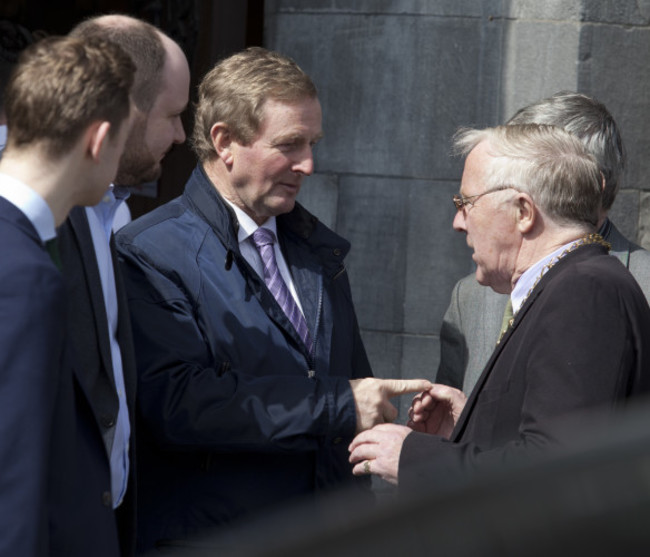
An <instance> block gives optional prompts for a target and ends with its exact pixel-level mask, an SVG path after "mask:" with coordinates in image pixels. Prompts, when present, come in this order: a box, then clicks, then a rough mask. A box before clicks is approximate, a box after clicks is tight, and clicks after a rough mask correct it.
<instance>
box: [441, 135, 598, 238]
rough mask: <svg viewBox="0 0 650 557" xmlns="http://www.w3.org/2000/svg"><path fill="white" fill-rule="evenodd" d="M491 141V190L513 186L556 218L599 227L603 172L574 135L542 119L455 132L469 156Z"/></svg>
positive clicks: (456, 144)
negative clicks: (545, 123)
mask: <svg viewBox="0 0 650 557" xmlns="http://www.w3.org/2000/svg"><path fill="white" fill-rule="evenodd" d="M484 141H485V142H487V143H488V146H489V154H490V155H491V157H493V158H492V160H491V162H490V165H489V167H488V168H486V169H485V177H486V184H485V187H486V189H492V188H495V187H499V186H506V185H507V186H512V187H513V188H514V189H516V190H518V191H522V192H525V193H527V194H529V195H530V196H531V197H532V199H533V201H534V202H535V204H536V205H537V206H538V207H539V208H540V209H541V210H542V211H543V212H544V213H545V214H546V215H547V216H548V217H549V218H551V219H553V220H554V221H555V222H557V223H571V224H585V223H588V224H590V225H593V226H595V225H596V223H597V222H598V216H599V212H600V207H601V176H600V171H599V169H598V164H597V162H596V159H595V158H594V157H593V156H592V155H590V154H589V153H587V151H586V150H585V147H584V145H583V144H582V143H581V142H580V140H578V139H577V138H576V137H575V136H574V135H572V134H570V133H569V132H567V131H564V130H563V129H562V128H558V127H555V126H544V125H537V124H528V125H508V126H498V127H495V128H486V129H482V130H478V129H462V130H459V132H457V133H456V135H455V137H454V147H455V150H456V152H457V153H459V154H461V155H468V154H469V152H470V151H471V150H472V149H474V147H476V146H477V145H478V144H479V143H483V142H484Z"/></svg>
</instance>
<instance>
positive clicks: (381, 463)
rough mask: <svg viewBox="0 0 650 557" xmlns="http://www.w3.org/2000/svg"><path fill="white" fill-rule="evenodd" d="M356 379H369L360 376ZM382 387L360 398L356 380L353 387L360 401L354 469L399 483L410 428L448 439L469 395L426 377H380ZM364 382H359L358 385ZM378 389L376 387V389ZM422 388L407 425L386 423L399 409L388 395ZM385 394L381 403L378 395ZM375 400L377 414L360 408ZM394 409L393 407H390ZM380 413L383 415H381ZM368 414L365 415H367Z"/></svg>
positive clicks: (352, 452) (353, 446)
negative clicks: (370, 414)
mask: <svg viewBox="0 0 650 557" xmlns="http://www.w3.org/2000/svg"><path fill="white" fill-rule="evenodd" d="M355 381H368V379H361V380H355ZM370 381H382V382H383V383H384V385H383V389H381V392H380V393H376V392H375V393H374V395H373V396H370V395H369V394H368V393H367V392H366V393H364V394H366V395H368V398H365V397H361V395H362V393H359V395H360V397H361V398H360V399H359V398H357V390H355V385H354V381H352V382H351V383H353V385H352V390H353V392H354V395H355V400H356V402H357V433H358V434H357V436H356V437H355V438H354V439H353V441H352V443H351V444H350V446H349V451H350V462H351V463H352V465H353V468H352V473H353V474H354V475H356V476H360V475H364V474H376V475H378V476H380V477H381V478H383V479H384V480H386V481H388V482H390V483H392V484H395V485H397V478H398V472H399V457H400V453H401V450H402V445H403V444H404V439H405V438H406V436H407V435H408V434H409V433H411V431H418V432H421V433H429V434H432V435H439V436H441V437H444V438H445V439H449V436H450V435H451V432H452V431H453V429H454V427H455V425H456V422H457V421H458V418H459V416H460V414H461V412H462V411H463V408H464V407H465V403H466V402H467V397H466V396H465V394H464V393H463V392H462V391H459V390H458V389H454V388H453V387H448V386H446V385H440V384H432V383H430V382H429V381H426V380H419V379H413V380H381V379H372V380H370ZM360 385H361V384H357V385H356V386H357V389H359V387H360ZM375 390H376V389H375ZM414 391H422V392H420V393H419V394H417V395H416V396H415V397H414V398H413V402H412V403H411V408H410V409H409V420H408V422H407V425H406V426H403V425H398V424H393V423H383V422H391V421H393V420H394V419H395V418H396V417H397V409H396V408H395V407H394V406H393V405H392V404H390V402H388V398H390V397H392V396H396V395H399V394H406V393H409V392H414ZM377 396H380V397H383V399H382V400H381V403H380V404H377V403H376V397H377ZM369 399H374V400H375V407H376V408H378V409H379V410H378V411H376V412H375V413H374V418H369V417H368V416H366V415H364V412H362V411H361V412H360V408H361V407H363V406H364V403H365V405H366V406H367V405H368V404H369V403H370V400H369ZM391 409H392V410H391ZM379 413H381V419H379V418H380V416H379ZM364 418H365V419H364Z"/></svg>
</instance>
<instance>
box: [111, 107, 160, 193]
mask: <svg viewBox="0 0 650 557" xmlns="http://www.w3.org/2000/svg"><path fill="white" fill-rule="evenodd" d="M146 129H147V122H146V119H141V120H139V121H137V122H135V123H134V124H133V126H132V128H131V133H130V134H129V137H128V139H127V140H126V144H125V146H124V152H123V153H122V157H121V158H120V164H119V167H118V169H117V176H116V177H115V184H116V185H120V186H129V187H137V186H140V185H142V184H146V183H148V182H154V181H156V180H158V178H160V174H161V172H162V168H161V166H160V162H159V161H158V160H156V158H155V157H154V156H153V155H152V154H151V152H150V151H149V149H148V148H147V144H146V141H145V131H146Z"/></svg>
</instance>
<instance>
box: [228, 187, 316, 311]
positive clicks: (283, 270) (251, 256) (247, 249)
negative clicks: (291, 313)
mask: <svg viewBox="0 0 650 557" xmlns="http://www.w3.org/2000/svg"><path fill="white" fill-rule="evenodd" d="M225 201H226V203H228V205H230V206H231V207H232V209H233V210H234V211H235V215H236V216H237V221H238V222H239V231H238V233H237V240H238V242H239V251H240V252H241V254H242V256H243V257H244V259H246V261H248V263H249V265H250V266H251V267H253V269H255V272H256V273H257V274H258V275H259V276H260V277H262V279H263V278H264V263H263V262H262V258H261V257H260V253H259V251H257V247H255V242H254V241H253V238H252V236H253V232H255V231H256V230H257V229H258V228H259V226H258V225H257V223H256V222H255V221H254V220H253V219H252V218H250V217H249V216H248V215H247V214H246V213H244V211H242V210H241V209H240V208H239V207H237V206H236V205H234V204H233V203H231V202H230V201H228V200H227V199H225ZM262 226H263V227H264V228H267V229H268V230H270V231H271V232H273V234H274V235H275V238H276V242H275V243H274V244H273V251H274V252H275V260H276V263H277V264H278V269H279V271H280V274H281V275H282V279H283V280H284V282H285V284H286V285H287V287H288V288H289V292H291V295H292V296H293V299H294V300H295V301H296V304H297V305H298V308H299V309H300V312H301V313H302V314H303V317H304V313H305V312H304V311H303V309H302V305H301V304H300V298H298V292H297V291H296V286H295V285H294V283H293V278H291V272H290V271H289V267H288V266H287V262H286V261H285V259H284V255H283V254H282V250H281V249H280V242H279V241H277V238H278V230H277V224H276V222H275V217H270V218H269V219H268V220H267V221H266V222H265V223H264V224H263V225H262Z"/></svg>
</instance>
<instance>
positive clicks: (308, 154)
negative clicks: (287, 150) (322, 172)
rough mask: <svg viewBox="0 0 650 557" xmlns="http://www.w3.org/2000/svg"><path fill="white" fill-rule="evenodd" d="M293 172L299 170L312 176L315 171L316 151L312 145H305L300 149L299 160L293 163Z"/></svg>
mask: <svg viewBox="0 0 650 557" xmlns="http://www.w3.org/2000/svg"><path fill="white" fill-rule="evenodd" d="M291 170H292V171H293V172H299V173H300V174H304V175H305V176H311V175H312V173H313V172H314V153H313V151H312V148H311V145H309V146H307V147H305V148H304V149H302V150H301V151H300V154H299V156H298V160H297V161H296V162H295V163H294V164H293V165H292V167H291Z"/></svg>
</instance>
